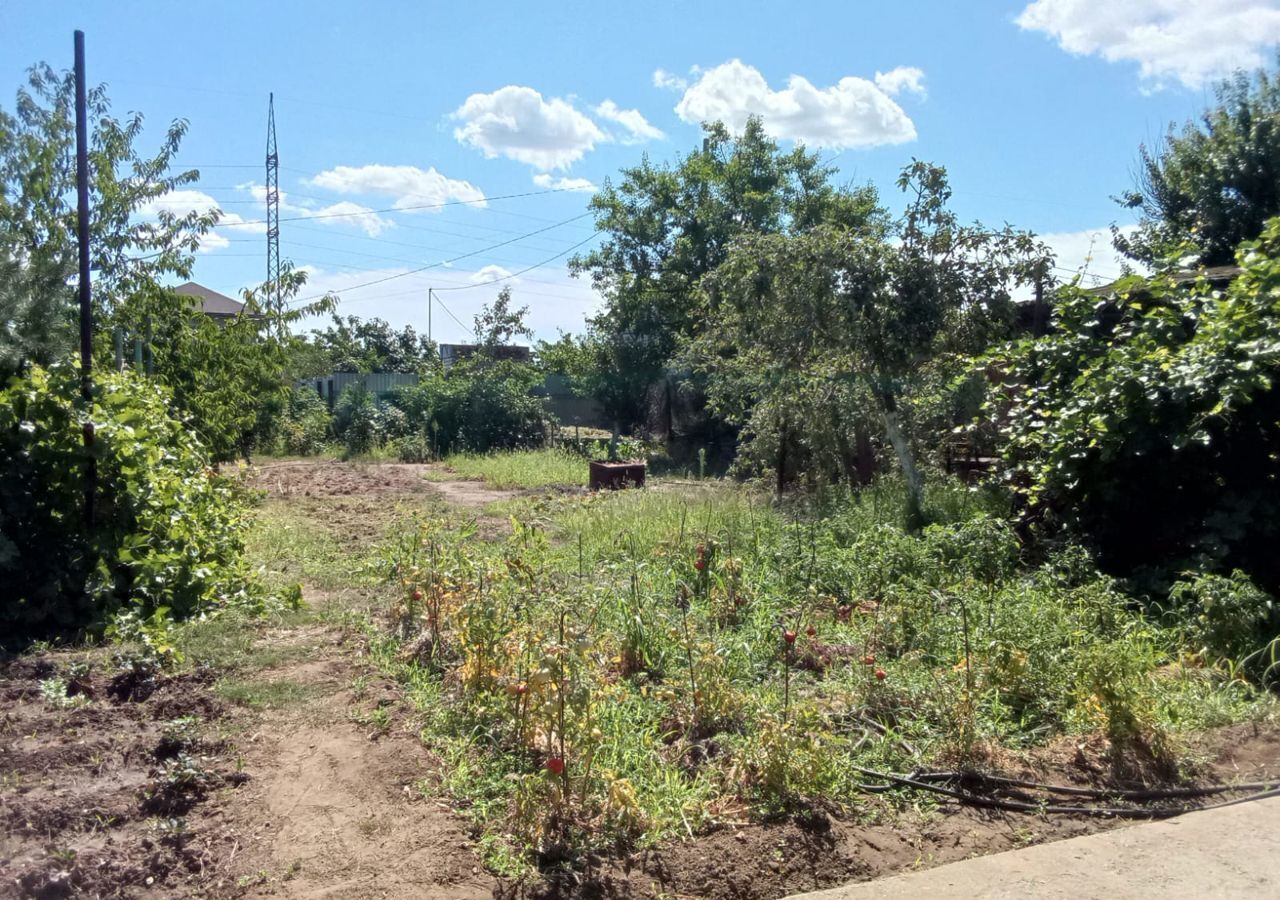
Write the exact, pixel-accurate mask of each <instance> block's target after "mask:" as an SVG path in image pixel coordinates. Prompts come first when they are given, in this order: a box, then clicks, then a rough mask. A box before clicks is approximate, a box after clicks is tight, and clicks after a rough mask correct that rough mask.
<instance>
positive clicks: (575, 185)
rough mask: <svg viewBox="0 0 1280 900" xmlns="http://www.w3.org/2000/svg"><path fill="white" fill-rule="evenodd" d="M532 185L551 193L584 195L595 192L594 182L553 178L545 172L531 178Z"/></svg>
mask: <svg viewBox="0 0 1280 900" xmlns="http://www.w3.org/2000/svg"><path fill="white" fill-rule="evenodd" d="M533 183H534V184H536V185H537V186H538V187H540V188H546V189H547V190H551V191H582V192H584V193H592V194H594V193H595V192H596V185H595V182H593V181H590V180H589V179H586V178H555V177H554V176H551V175H548V174H546V173H545V172H544V173H542V174H540V175H534V176H533Z"/></svg>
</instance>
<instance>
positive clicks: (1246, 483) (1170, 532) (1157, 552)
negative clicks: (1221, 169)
mask: <svg viewBox="0 0 1280 900" xmlns="http://www.w3.org/2000/svg"><path fill="white" fill-rule="evenodd" d="M1237 259H1238V261H1239V263H1240V265H1241V266H1243V268H1244V274H1242V275H1241V276H1240V277H1239V278H1238V279H1236V280H1235V281H1234V282H1233V283H1232V284H1231V285H1230V286H1228V287H1227V288H1225V289H1221V290H1220V289H1218V288H1215V287H1214V286H1213V285H1212V284H1209V283H1206V282H1195V283H1190V284H1186V283H1180V282H1179V281H1178V280H1177V279H1176V278H1174V277H1172V276H1165V275H1157V276H1155V277H1153V278H1151V279H1148V280H1142V279H1138V278H1132V279H1129V280H1126V281H1122V282H1120V283H1118V284H1117V285H1116V286H1115V294H1114V295H1113V296H1110V297H1107V298H1100V297H1098V296H1096V295H1094V294H1090V293H1087V292H1084V291H1080V290H1076V289H1072V288H1068V289H1065V290H1064V291H1063V293H1062V294H1061V295H1060V297H1059V299H1058V302H1057V305H1056V309H1055V314H1054V321H1053V331H1052V333H1051V334H1049V335H1046V336H1045V337H1042V338H1039V339H1034V340H1025V341H1022V342H1019V343H1017V344H1015V345H1013V346H1011V347H1009V348H1008V350H1007V351H1006V352H1005V353H1004V354H1002V355H1001V359H1000V362H999V365H1000V367H1001V368H1002V369H1003V371H1004V373H1005V374H1004V376H1003V377H1004V379H1005V381H1006V384H1005V386H1004V388H1002V391H1001V394H1002V396H1000V397H999V398H997V400H996V401H995V402H994V403H993V409H992V411H993V413H994V414H995V415H996V416H997V418H998V419H1000V420H1001V421H1002V422H1004V435H1005V439H1006V441H1007V443H1006V447H1005V455H1006V458H1007V461H1008V463H1009V466H1010V478H1011V484H1012V485H1013V486H1014V488H1015V490H1017V491H1018V492H1019V493H1020V494H1021V495H1022V496H1023V497H1024V499H1025V502H1026V503H1027V504H1028V507H1029V513H1030V515H1031V516H1032V517H1033V518H1035V519H1038V520H1040V521H1041V522H1042V523H1043V525H1044V526H1045V527H1047V528H1049V529H1050V530H1052V529H1053V528H1055V527H1060V526H1063V525H1065V526H1067V527H1069V528H1070V529H1072V530H1073V531H1075V532H1076V533H1077V534H1079V535H1081V536H1083V537H1084V538H1085V539H1086V540H1088V541H1089V542H1090V543H1092V544H1093V545H1094V546H1095V547H1096V548H1097V550H1098V552H1099V554H1100V557H1101V560H1102V562H1103V564H1104V565H1105V566H1106V567H1107V568H1108V569H1110V570H1111V571H1115V572H1120V573H1123V574H1127V575H1134V574H1137V575H1141V574H1146V575H1151V576H1156V577H1157V581H1156V583H1155V584H1154V586H1155V587H1156V588H1157V589H1160V588H1161V587H1166V588H1167V586H1168V583H1169V582H1170V581H1171V580H1172V576H1173V574H1174V573H1177V572H1181V571H1184V570H1188V569H1202V570H1206V571H1219V572H1228V571H1230V570H1232V569H1235V568H1239V569H1243V570H1244V571H1245V572H1247V573H1249V575H1250V576H1251V577H1252V578H1253V579H1254V580H1255V581H1257V582H1258V583H1259V584H1260V585H1261V586H1262V587H1264V588H1267V589H1270V590H1275V589H1276V588H1277V586H1280V558H1278V557H1277V556H1276V554H1275V551H1274V548H1275V546H1276V541H1277V539H1280V489H1278V488H1277V485H1278V484H1280V463H1278V462H1277V460H1278V459H1280V456H1278V455H1277V450H1278V448H1280V426H1278V424H1277V423H1280V392H1278V391H1277V390H1276V389H1275V382H1276V378H1277V375H1280V339H1278V338H1277V325H1278V324H1280V220H1272V221H1271V222H1270V223H1268V225H1267V227H1266V229H1265V232H1264V234H1263V236H1262V239H1261V240H1259V241H1257V242H1253V243H1248V244H1245V245H1244V246H1243V247H1241V249H1240V251H1239V254H1238V256H1237Z"/></svg>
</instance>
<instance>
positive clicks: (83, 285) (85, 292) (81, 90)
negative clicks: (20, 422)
mask: <svg viewBox="0 0 1280 900" xmlns="http://www.w3.org/2000/svg"><path fill="white" fill-rule="evenodd" d="M75 54H76V62H75V79H76V241H77V244H78V246H79V251H80V285H79V287H80V396H81V398H82V399H83V400H84V405H85V414H86V418H85V422H84V426H83V428H82V431H83V434H84V449H85V472H84V519H85V528H86V529H91V528H92V527H93V501H94V495H95V494H96V493H97V480H98V466H97V462H96V461H95V460H94V458H93V295H92V293H91V289H90V284H89V262H90V261H89V113H88V101H87V99H86V92H85V77H84V32H83V31H77V32H76V33H75Z"/></svg>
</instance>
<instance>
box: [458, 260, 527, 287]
mask: <svg viewBox="0 0 1280 900" xmlns="http://www.w3.org/2000/svg"><path fill="white" fill-rule="evenodd" d="M504 278H508V279H511V280H513V281H518V280H519V279H515V278H512V275H511V270H510V269H505V268H503V267H502V266H498V265H493V264H490V265H487V266H484V267H483V268H480V269H477V270H476V271H475V272H473V273H472V275H471V277H470V278H468V279H467V280H468V281H470V282H471V283H472V284H487V283H488V282H491V281H501V280H502V279H504Z"/></svg>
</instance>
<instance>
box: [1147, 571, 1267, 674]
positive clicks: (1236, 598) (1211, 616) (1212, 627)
mask: <svg viewBox="0 0 1280 900" xmlns="http://www.w3.org/2000/svg"><path fill="white" fill-rule="evenodd" d="M1169 601H1170V610H1169V612H1170V615H1171V618H1172V619H1173V620H1174V621H1175V622H1182V623H1185V626H1186V629H1187V636H1188V641H1189V643H1190V644H1191V645H1192V646H1198V647H1199V648H1200V652H1202V653H1205V654H1207V655H1208V656H1209V657H1211V658H1213V659H1225V660H1229V661H1231V662H1234V663H1245V664H1247V665H1248V666H1249V668H1250V669H1251V671H1253V672H1254V673H1255V674H1258V673H1266V670H1267V669H1268V665H1267V663H1269V662H1270V660H1269V659H1266V658H1264V656H1263V654H1262V651H1263V650H1265V649H1267V648H1269V647H1270V645H1271V644H1272V642H1273V641H1276V640H1280V607H1278V606H1277V604H1276V601H1275V600H1274V599H1273V598H1272V597H1271V596H1270V595H1269V594H1267V593H1265V592H1264V591H1261V590H1259V589H1258V588H1257V586H1256V585H1254V584H1253V582H1252V581H1250V580H1249V576H1247V575H1246V574H1245V573H1244V572H1240V571H1235V572H1232V573H1231V574H1230V575H1229V576H1227V575H1197V576H1195V577H1192V578H1189V579H1185V580H1183V581H1179V582H1178V583H1177V584H1175V585H1174V587H1173V590H1172V591H1170V592H1169Z"/></svg>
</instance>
